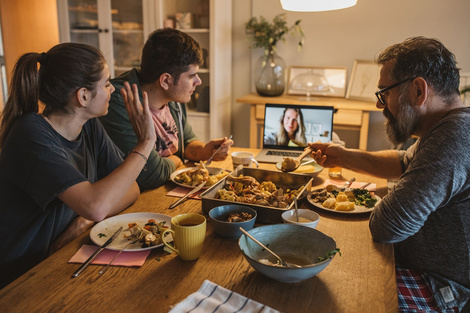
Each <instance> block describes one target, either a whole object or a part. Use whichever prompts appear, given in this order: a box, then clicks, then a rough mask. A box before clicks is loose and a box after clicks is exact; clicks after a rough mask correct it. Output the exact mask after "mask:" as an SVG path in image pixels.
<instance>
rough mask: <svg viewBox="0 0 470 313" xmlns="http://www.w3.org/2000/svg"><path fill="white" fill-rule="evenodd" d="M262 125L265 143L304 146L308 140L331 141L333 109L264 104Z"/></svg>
mask: <svg viewBox="0 0 470 313" xmlns="http://www.w3.org/2000/svg"><path fill="white" fill-rule="evenodd" d="M264 125H265V127H264V138H263V142H264V144H265V145H276V146H291V147H305V146H306V145H307V143H308V142H317V141H321V142H329V141H331V133H332V127H333V111H332V110H324V109H320V108H318V107H317V108H302V107H269V106H266V110H265V124H264Z"/></svg>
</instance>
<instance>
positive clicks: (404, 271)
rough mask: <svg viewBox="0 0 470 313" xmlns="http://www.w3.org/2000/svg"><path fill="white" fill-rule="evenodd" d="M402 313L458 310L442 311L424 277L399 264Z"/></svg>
mask: <svg viewBox="0 0 470 313" xmlns="http://www.w3.org/2000/svg"><path fill="white" fill-rule="evenodd" d="M395 271H396V278H397V292H398V310H399V311H400V312H406V313H408V312H417V313H418V312H419V313H420V312H437V313H454V312H455V313H458V309H457V308H452V309H446V310H440V309H439V308H438V306H437V304H436V302H435V301H434V297H433V294H432V290H431V288H430V287H429V285H428V283H427V282H426V279H425V278H424V276H423V275H422V274H421V273H420V272H419V271H416V270H412V269H408V268H405V267H403V266H402V265H399V264H397V265H396V267H395Z"/></svg>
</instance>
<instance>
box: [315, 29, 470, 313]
mask: <svg viewBox="0 0 470 313" xmlns="http://www.w3.org/2000/svg"><path fill="white" fill-rule="evenodd" d="M377 63H378V64H379V65H381V66H382V68H381V71H380V79H379V83H378V88H379V91H377V92H376V96H377V100H378V101H377V107H378V108H381V109H383V114H384V116H385V118H386V132H387V135H388V137H389V139H390V141H391V142H392V143H393V144H395V145H398V144H400V143H403V142H404V141H405V140H407V139H409V138H410V137H411V136H414V137H416V138H418V139H417V141H416V142H415V143H414V144H413V145H412V146H411V147H409V148H408V149H407V150H406V151H405V150H403V151H399V150H387V151H374V152H371V151H361V150H356V149H345V148H343V147H340V146H336V145H329V144H320V143H309V146H310V147H311V148H312V149H313V151H314V152H313V153H312V157H313V158H315V159H316V160H317V162H318V163H319V164H320V165H323V166H325V167H334V166H342V167H344V168H347V169H350V170H354V171H357V172H361V173H367V174H370V175H374V176H377V177H381V178H385V179H393V180H398V181H397V184H396V186H395V187H394V188H393V189H392V190H391V191H390V192H389V193H388V194H387V195H386V196H385V197H384V198H383V199H382V201H380V202H379V203H378V204H377V206H376V208H375V209H374V211H373V212H372V213H371V216H370V220H369V228H370V231H371V234H372V237H373V239H374V240H375V241H378V242H382V243H393V245H394V250H395V259H396V273H397V286H398V302H399V309H400V311H401V312H407V311H411V310H413V311H414V312H416V310H418V311H419V310H425V311H433V312H458V311H460V310H462V309H463V307H464V306H465V304H466V303H467V302H469V305H470V301H469V298H470V153H468V151H467V150H468V148H469V147H470V131H469V129H470V108H468V107H465V106H464V105H463V103H462V101H461V99H460V94H459V90H458V88H459V80H460V75H459V69H458V68H457V66H456V61H455V56H454V55H453V54H452V53H451V52H450V51H449V50H448V49H447V48H446V47H444V45H443V44H442V43H441V42H439V41H438V40H435V39H430V38H424V37H414V38H409V39H407V40H405V41H404V42H402V43H399V44H395V45H392V46H390V47H388V48H387V49H385V50H384V51H383V52H381V53H380V55H379V56H378V58H377ZM410 282H413V283H416V286H418V287H413V286H412V285H413V284H410ZM416 288H417V289H418V290H416ZM426 294H428V295H429V298H426V296H425V295H426Z"/></svg>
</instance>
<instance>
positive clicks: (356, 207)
mask: <svg viewBox="0 0 470 313" xmlns="http://www.w3.org/2000/svg"><path fill="white" fill-rule="evenodd" d="M321 189H324V188H320V189H316V190H312V191H311V192H309V194H308V195H307V200H308V202H310V204H311V205H313V206H315V207H317V208H319V209H322V210H325V211H330V212H335V213H343V214H359V213H367V212H371V211H373V210H374V208H375V206H376V205H377V203H379V201H380V200H382V199H381V198H380V197H379V196H377V195H376V194H373V195H371V197H372V198H374V199H377V202H376V203H375V205H374V206H373V207H372V208H368V207H365V206H363V205H357V204H355V205H354V210H351V211H337V210H335V209H334V208H333V209H330V208H326V207H324V206H323V205H322V204H321V203H320V202H314V201H313V200H312V192H313V191H318V190H321ZM329 194H330V193H329Z"/></svg>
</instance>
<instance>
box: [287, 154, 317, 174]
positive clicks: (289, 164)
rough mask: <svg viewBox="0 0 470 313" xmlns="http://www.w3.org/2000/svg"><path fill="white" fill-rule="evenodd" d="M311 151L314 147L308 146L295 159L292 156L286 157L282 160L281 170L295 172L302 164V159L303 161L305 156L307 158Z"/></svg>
mask: <svg viewBox="0 0 470 313" xmlns="http://www.w3.org/2000/svg"><path fill="white" fill-rule="evenodd" d="M310 153H312V149H310V148H307V149H305V151H304V152H302V154H301V155H299V156H298V157H297V158H295V159H292V158H285V159H284V162H282V164H281V171H283V172H284V173H289V172H293V171H295V170H296V169H298V168H299V166H300V161H302V159H303V158H305V157H306V156H307V155H309V154H310ZM292 161H293V162H292Z"/></svg>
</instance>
